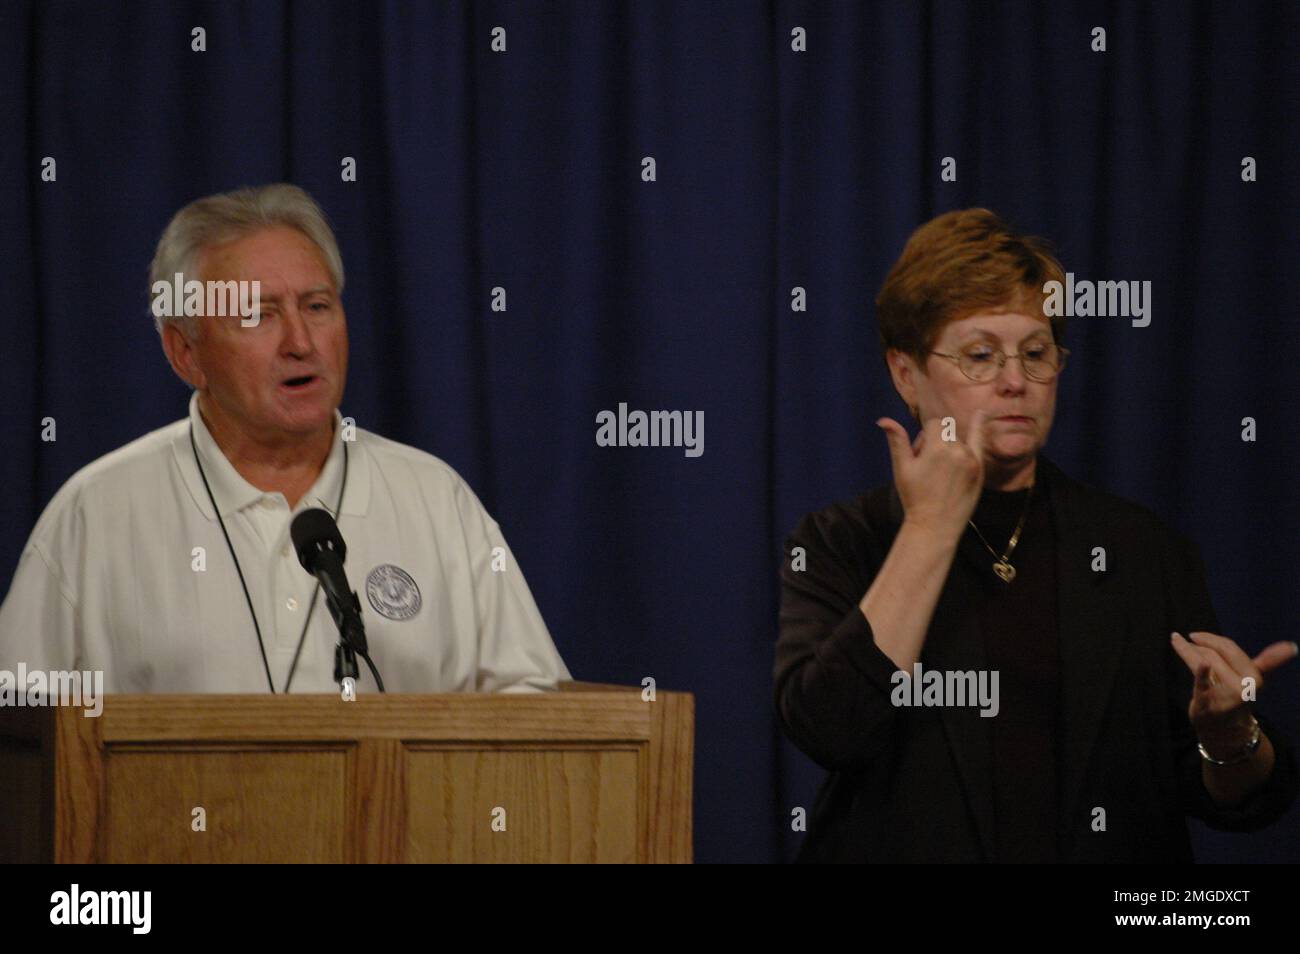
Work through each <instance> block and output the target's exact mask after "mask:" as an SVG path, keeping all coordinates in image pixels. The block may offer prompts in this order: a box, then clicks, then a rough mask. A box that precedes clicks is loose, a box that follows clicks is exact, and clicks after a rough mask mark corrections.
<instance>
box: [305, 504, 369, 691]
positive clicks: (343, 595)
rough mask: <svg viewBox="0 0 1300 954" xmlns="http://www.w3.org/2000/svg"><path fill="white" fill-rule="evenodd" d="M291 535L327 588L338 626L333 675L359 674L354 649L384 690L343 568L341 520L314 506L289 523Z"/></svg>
mask: <svg viewBox="0 0 1300 954" xmlns="http://www.w3.org/2000/svg"><path fill="white" fill-rule="evenodd" d="M289 537H290V538H291V539H292V540H293V548H294V550H296V551H297V553H298V562H299V563H301V564H302V568H303V569H304V570H306V571H307V572H308V573H310V574H311V575H312V576H314V577H316V579H317V580H319V581H320V586H321V589H322V590H324V591H325V603H326V605H327V606H329V611H330V615H331V616H333V617H334V625H336V626H337V627H338V628H339V647H338V649H337V650H336V652H335V663H334V678H335V679H336V680H339V681H342V679H343V677H344V676H351V677H352V678H354V679H355V678H356V676H357V663H356V658H355V657H354V655H353V654H354V653H355V654H356V655H358V656H360V657H361V658H362V659H364V660H365V661H366V665H367V666H368V667H369V668H370V672H371V674H372V675H374V677H375V682H376V684H377V685H378V686H379V691H380V692H383V691H384V683H383V680H382V679H380V678H379V672H378V670H376V669H375V665H374V663H372V662H371V661H370V656H369V655H368V653H369V648H368V646H367V645H366V628H365V625H364V624H363V623H362V622H361V601H360V600H359V599H357V594H356V593H354V592H353V591H352V587H350V586H348V576H347V574H346V573H345V572H344V571H343V561H344V560H345V559H346V558H347V555H348V545H347V544H346V543H344V542H343V534H341V533H339V527H338V524H337V523H335V522H334V518H333V517H331V516H330V514H329V511H327V510H322V509H320V508H319V507H312V508H311V509H309V510H304V511H303V512H302V513H300V514H298V516H296V517H294V518H293V523H291V524H290V525H289Z"/></svg>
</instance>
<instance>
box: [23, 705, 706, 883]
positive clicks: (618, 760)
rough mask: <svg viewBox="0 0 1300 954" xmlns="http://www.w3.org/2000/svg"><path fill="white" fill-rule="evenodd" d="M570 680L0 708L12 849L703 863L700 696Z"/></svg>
mask: <svg viewBox="0 0 1300 954" xmlns="http://www.w3.org/2000/svg"><path fill="white" fill-rule="evenodd" d="M562 689H563V690H564V691H561V692H555V693H537V694H493V695H488V694H446V695H397V694H393V695H379V694H374V695H366V696H360V697H358V698H357V699H356V700H355V701H350V702H344V701H343V700H341V699H340V698H339V697H337V696H333V695H323V696H307V695H303V696H224V695H188V696H166V695H147V696H130V695H119V696H107V697H105V698H104V708H103V713H102V715H100V716H99V717H98V718H85V717H84V716H83V715H82V710H81V709H79V708H73V707H63V708H46V709H39V708H38V709H15V708H9V709H0V861H60V862H82V863H84V862H100V861H107V862H116V863H131V862H345V861H347V862H689V861H690V859H691V785H692V771H693V736H694V700H693V698H692V697H691V696H690V695H689V694H685V693H674V692H664V691H659V692H657V693H656V698H655V700H654V701H653V702H647V701H644V700H643V699H642V696H641V690H640V688H639V687H637V688H632V687H620V686H596V685H590V684H584V683H565V684H563V685H562Z"/></svg>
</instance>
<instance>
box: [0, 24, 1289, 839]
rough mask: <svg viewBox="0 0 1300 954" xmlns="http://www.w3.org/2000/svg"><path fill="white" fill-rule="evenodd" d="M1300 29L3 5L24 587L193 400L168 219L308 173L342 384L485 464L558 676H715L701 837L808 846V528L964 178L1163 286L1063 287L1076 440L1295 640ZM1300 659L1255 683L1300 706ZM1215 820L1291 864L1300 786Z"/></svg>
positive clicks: (396, 427) (3, 225) (1084, 253)
mask: <svg viewBox="0 0 1300 954" xmlns="http://www.w3.org/2000/svg"><path fill="white" fill-rule="evenodd" d="M195 27H202V28H203V29H204V30H205V31H206V35H205V39H206V51H204V52H197V51H195V50H193V49H192V44H193V34H192V30H193V29H194V28H195ZM497 27H500V28H501V29H502V30H504V39H505V50H504V51H503V52H496V51H494V50H493V47H492V44H493V37H494V33H493V31H494V29H495V28H497ZM1097 27H1100V28H1103V29H1104V30H1105V47H1106V48H1105V50H1104V52H1103V51H1099V50H1095V49H1094V46H1095V45H1096V42H1097V41H1096V39H1095V34H1094V28H1097ZM800 30H802V31H803V32H802V33H799V32H797V31H800ZM499 35H500V34H498V36H499ZM1298 35H1300V7H1298V6H1297V5H1296V4H1294V3H1291V2H1279V3H1274V4H1270V3H1252V2H1234V3H1231V4H1226V3H1211V2H1203V3H1150V4H1146V3H1118V2H1114V3H1100V4H1091V3H1087V4H1085V3H1077V2H1076V3H1055V4H1041V3H1036V2H1029V0H1025V2H1007V3H999V4H988V3H969V4H967V3H945V2H914V0H901V2H889V3H830V2H807V3H799V2H767V3H760V2H743V3H742V2H710V3H696V2H687V0H683V2H653V3H652V2H644V3H619V2H563V3H536V2H518V3H514V2H511V3H507V2H487V0H485V2H479V3H454V2H446V3H398V2H393V3H326V2H311V3H307V2H300V3H291V2H275V0H258V2H244V3H193V2H176V0H167V2H133V3H116V4H93V5H92V4H86V3H70V2H50V0H46V2H22V0H6V2H5V3H3V4H2V5H0V129H3V130H4V135H3V137H2V141H0V174H2V176H3V178H2V179H0V182H3V186H0V188H3V192H4V196H5V201H4V202H3V203H2V204H0V243H3V244H2V245H0V282H3V285H2V286H0V296H2V300H3V303H4V310H3V314H0V330H2V331H3V343H2V344H0V433H3V435H4V452H3V453H0V478H2V479H3V480H4V483H5V486H6V487H7V488H8V492H7V493H5V494H4V495H3V497H2V498H0V587H3V588H5V589H7V586H8V581H9V579H10V578H11V573H12V570H13V567H14V565H15V563H16V561H17V558H18V554H19V552H20V550H21V548H22V545H23V542H24V541H25V539H26V538H27V535H28V534H29V533H30V531H31V528H32V525H33V523H34V521H35V519H36V517H37V516H38V515H39V513H40V511H41V509H42V508H43V507H44V506H45V504H46V503H47V502H48V501H49V499H50V497H51V496H52V495H53V493H54V491H55V490H56V489H57V488H58V487H59V486H60V485H61V484H62V483H63V481H65V480H66V479H67V478H68V477H69V476H70V475H71V474H72V473H73V472H74V471H75V470H77V469H78V468H79V467H81V466H83V465H85V464H87V463H88V462H90V461H91V460H93V459H95V458H97V457H99V456H100V455H102V454H105V453H107V452H108V451H110V450H112V449H113V448H115V447H118V446H120V445H122V444H124V443H126V442H127V441H130V440H131V439H133V438H135V437H137V436H139V435H141V434H143V433H144V432H146V431H148V430H151V429H153V428H156V427H159V426H162V425H163V424H166V423H168V422H170V421H173V420H176V419H178V418H180V417H181V416H183V414H184V411H185V399H186V395H187V391H186V389H185V387H184V386H183V385H182V384H181V383H180V382H179V381H178V380H177V379H176V378H175V377H174V376H173V374H172V373H171V371H170V370H169V368H168V367H167V365H166V363H165V361H164V358H163V355H162V352H161V349H160V347H159V345H158V341H157V335H156V333H155V331H154V329H153V325H152V321H151V318H150V316H149V314H148V309H147V293H148V289H147V282H146V274H147V266H148V262H149V259H150V257H151V255H152V251H153V246H154V244H155V243H156V241H157V239H158V236H159V234H160V232H161V230H162V228H163V226H164V225H165V223H166V222H167V220H168V218H169V217H170V216H171V215H172V213H174V212H175V211H176V210H177V209H178V208H179V207H180V206H181V205H182V204H184V203H185V202H188V201H189V200H191V199H193V198H195V197H197V196H200V195H204V194H207V193H211V192H216V191H222V190H226V189H229V188H233V187H236V186H240V185H246V184H257V183H265V182H272V181H281V180H287V181H291V182H295V183H297V184H299V185H302V186H303V187H304V188H306V189H308V190H309V191H310V192H311V193H312V194H313V195H315V196H316V198H317V199H318V200H319V201H320V202H321V203H322V205H323V206H324V207H325V209H326V210H327V212H328V213H329V215H330V216H331V218H332V220H333V222H334V224H335V226H336V229H337V232H338V235H339V239H340V243H341V245H342V249H343V254H344V261H345V264H346V267H347V275H348V280H347V289H346V292H345V294H344V304H345V307H346V309H347V313H348V322H349V330H350V335H351V342H352V362H351V374H350V378H349V386H348V391H347V395H346V399H345V403H344V407H343V411H344V413H345V414H348V415H350V416H352V417H354V418H356V420H357V422H358V423H359V424H360V426H362V427H365V428H368V429H371V430H375V431H378V432H380V433H382V434H385V435H387V436H389V437H392V438H394V439H397V440H400V441H403V442H406V443H409V444H412V445H415V446H416V447H420V448H423V449H425V450H428V451H430V452H432V453H434V454H437V455H439V456H440V457H442V458H443V459H445V460H446V461H448V462H449V463H450V464H451V465H452V466H454V467H456V468H457V469H458V470H459V471H460V472H461V473H462V474H463V475H464V476H465V478H466V479H467V480H468V481H469V482H470V484H471V485H472V486H473V487H474V488H475V489H476V490H477V491H478V493H479V494H480V496H481V497H482V498H483V500H484V502H485V504H486V505H487V506H488V508H489V509H490V510H491V512H492V513H493V514H494V515H495V516H496V517H497V518H498V520H499V521H500V523H501V525H502V527H503V530H504V532H505V534H506V537H507V539H508V540H509V541H510V542H511V544H512V546H513V548H514V550H515V551H516V553H517V555H518V558H519V560H520V563H521V566H522V568H523V570H524V572H525V574H526V576H527V578H528V580H529V583H530V585H531V586H532V589H533V592H534V594H535V595H536V597H537V601H538V604H539V605H540V607H541V610H542V613H543V615H544V616H545V618H546V620H547V622H548V624H549V625H550V628H551V630H552V632H553V634H554V636H555V640H556V643H557V645H558V646H559V648H560V651H561V653H562V654H563V655H564V658H565V659H566V661H567V662H568V664H569V666H570V668H571V669H572V671H573V673H574V675H575V677H576V678H579V679H585V680H596V681H609V682H620V683H631V684H636V683H639V682H641V680H642V679H643V678H645V677H647V676H649V677H653V678H654V679H655V680H656V682H657V684H658V686H659V687H661V688H665V689H678V690H687V691H690V692H693V693H695V696H696V706H697V710H696V716H697V730H698V731H697V746H696V774H695V849H696V857H697V859H698V860H700V861H747V862H761V861H774V860H780V859H783V858H788V857H790V856H791V854H792V853H793V850H794V849H795V848H796V847H797V839H799V838H800V837H802V836H801V835H800V834H799V833H796V832H792V831H791V830H790V829H791V825H790V818H791V810H792V809H793V808H794V807H796V806H804V807H811V804H812V798H813V794H814V792H815V790H816V786H817V784H818V782H819V780H820V777H821V772H820V771H819V770H818V769H817V767H816V766H815V765H813V764H812V763H811V762H810V761H809V760H807V759H806V758H805V757H803V756H802V755H801V754H799V753H798V752H797V751H795V750H794V749H793V748H791V747H790V746H789V745H788V744H787V743H785V742H784V740H783V739H782V738H781V736H780V733H779V731H778V729H777V727H776V724H775V720H774V715H773V711H772V706H771V663H772V647H773V643H774V640H775V637H776V609H777V578H776V570H777V566H778V563H779V560H780V554H781V542H782V540H783V539H784V536H785V534H786V532H787V531H788V530H789V529H790V528H791V527H793V525H794V524H795V522H796V521H797V520H798V518H799V517H800V516H801V515H803V514H804V513H806V512H808V511H810V510H813V509H820V508H821V507H824V506H826V505H827V504H828V503H830V502H832V501H834V500H838V499H842V498H845V497H848V496H851V495H854V494H856V493H859V492H861V491H862V490H864V489H867V488H869V487H873V486H877V485H879V484H882V483H884V482H886V481H888V480H889V479H890V470H889V462H888V455H887V453H886V449H885V444H884V440H883V436H882V435H881V434H880V433H879V431H877V430H876V428H875V427H874V426H873V425H872V423H871V422H872V421H873V420H874V419H875V418H876V417H877V416H879V415H881V414H892V415H894V416H896V417H897V416H899V415H902V414H904V413H905V412H904V410H903V408H902V406H901V403H900V402H899V400H898V398H897V397H896V395H895V394H894V392H893V389H892V387H891V386H890V384H889V380H888V377H887V375H886V373H885V369H884V365H883V362H882V359H881V355H880V353H879V347H878V344H877V341H876V334H875V326H874V305H873V304H872V301H873V299H874V297H875V294H876V292H877V290H878V289H879V286H880V283H881V280H882V279H883V277H884V275H885V273H886V271H887V270H888V268H889V267H890V265H891V264H892V262H893V261H894V259H895V258H896V257H897V255H898V253H899V251H900V249H901V247H902V244H903V242H904V241H905V239H906V237H907V236H908V234H909V233H910V232H911V230H912V229H914V228H915V227H916V226H917V225H919V224H920V223H922V222H923V221H925V220H927V219H929V218H931V217H932V216H934V215H936V214H938V213H939V212H942V211H945V210H948V209H953V208H960V207H967V206H972V205H983V206H987V207H990V208H992V209H994V210H995V211H997V212H998V213H999V214H1001V215H1003V216H1004V217H1006V218H1008V219H1010V220H1011V221H1012V222H1013V223H1014V224H1016V225H1017V226H1019V227H1020V228H1022V229H1024V230H1026V231H1030V232H1035V233H1039V234H1042V235H1045V236H1047V237H1049V238H1051V239H1052V240H1054V241H1055V242H1056V243H1057V246H1058V249H1059V253H1060V256H1061V258H1062V260H1063V262H1064V263H1065V265H1066V266H1067V268H1068V269H1069V270H1071V271H1073V272H1074V273H1075V274H1076V276H1079V277H1081V278H1090V279H1108V280H1149V281H1151V282H1152V288H1153V292H1152V306H1153V308H1152V320H1151V323H1150V325H1149V326H1147V327H1145V328H1138V327H1134V326H1133V325H1132V323H1131V322H1130V321H1128V320H1126V319H1119V318H1078V319H1074V320H1073V321H1072V322H1071V326H1070V328H1069V331H1068V333H1067V340H1066V343H1067V345H1068V346H1069V347H1070V348H1071V349H1072V350H1073V351H1074V355H1073V357H1072V358H1071V366H1070V368H1069V370H1068V371H1067V372H1066V374H1065V376H1064V377H1063V379H1062V381H1061V386H1060V398H1059V407H1058V412H1057V420H1056V425H1055V429H1054V432H1053V434H1052V436H1051V440H1050V442H1049V444H1048V448H1047V451H1048V454H1049V455H1050V456H1052V457H1053V458H1054V459H1055V460H1056V461H1057V462H1058V463H1059V464H1060V465H1061V466H1062V467H1063V468H1064V469H1065V470H1066V471H1067V472H1068V473H1070V474H1072V475H1073V476H1075V477H1076V478H1078V479H1081V480H1084V481H1086V482H1088V483H1092V484H1094V485H1097V486H1099V487H1102V488H1105V489H1107V490H1110V491H1112V492H1114V493H1117V494H1120V495H1121V496H1124V497H1127V498H1130V499H1132V500H1136V501H1139V502H1141V503H1143V504H1145V505H1147V506H1149V507H1151V508H1152V509H1154V510H1155V511H1157V512H1158V513H1159V514H1160V515H1161V516H1163V517H1164V518H1165V519H1166V520H1167V521H1168V522H1169V523H1171V524H1172V525H1173V526H1174V527H1176V528H1178V529H1179V530H1181V531H1183V532H1185V533H1187V534H1189V535H1190V536H1191V537H1192V538H1193V539H1194V540H1195V541H1196V542H1197V543H1198V544H1199V545H1200V547H1201V549H1202V552H1203V554H1204V557H1205V560H1206V563H1207V566H1208V570H1209V582H1210V587H1211V591H1212V593H1213V595H1214V598H1215V602H1216V607H1217V609H1218V612H1219V615H1220V617H1221V620H1222V623H1223V626H1224V628H1225V633H1226V635H1229V636H1231V637H1232V638H1234V639H1236V640H1237V641H1238V642H1240V643H1241V644H1242V645H1243V646H1244V647H1245V648H1247V649H1248V650H1250V651H1257V650H1258V649H1260V648H1262V647H1263V646H1264V645H1266V644H1267V643H1269V642H1272V641H1274V640H1277V639H1291V638H1293V637H1294V636H1295V631H1294V623H1295V618H1296V616H1295V612H1294V609H1293V607H1292V604H1290V602H1289V600H1290V597H1289V596H1288V595H1287V594H1288V592H1289V590H1290V587H1291V586H1293V585H1294V576H1295V569H1296V567H1297V566H1300V552H1298V548H1300V532H1298V531H1300V526H1297V523H1298V517H1297V514H1298V513H1300V507H1298V506H1297V494H1296V492H1295V475H1296V474H1297V472H1300V460H1298V459H1297V450H1296V447H1297V442H1296V437H1295V422H1296V421H1297V420H1298V419H1300V403H1298V402H1297V398H1296V393H1295V389H1294V386H1293V384H1292V383H1291V382H1293V381H1294V380H1295V369H1296V368H1297V366H1298V364H1300V334H1297V332H1296V329H1295V325H1296V321H1297V315H1296V304H1295V303H1296V302H1297V301H1300V269H1297V264H1298V263H1300V230H1297V228H1296V221H1297V210H1298V209H1300V177H1298V176H1297V175H1296V169H1295V163H1296V156H1297V155H1300V125H1297V123H1296V122H1295V117H1296V116H1297V115H1300V103H1298V102H1297V99H1298V98H1300V97H1298V95H1297V93H1298V91H1300V56H1298V55H1297V48H1296V44H1297V41H1296V37H1297V36H1298ZM800 37H803V38H805V42H806V49H803V50H797V49H795V48H794V47H795V46H798V45H799V44H800ZM45 157H52V158H53V159H54V160H55V161H56V163H57V165H56V172H57V179H56V180H55V181H53V182H47V181H43V180H42V177H41V171H42V161H43V159H44V158H45ZM345 157H351V158H352V159H354V160H355V163H356V170H357V177H356V181H355V182H346V181H343V179H342V176H341V170H342V164H343V161H344V159H345ZM647 157H649V158H652V159H653V160H654V178H653V181H646V177H645V170H646V168H647V163H646V162H645V160H646V158H647ZM945 157H950V158H951V159H952V160H953V162H954V167H955V171H956V178H955V181H946V180H944V179H943V178H941V163H942V161H943V160H944V159H945ZM1245 157H1251V158H1253V160H1254V164H1255V168H1256V170H1257V172H1256V177H1255V181H1243V160H1244V158H1245ZM796 287H798V288H802V289H804V291H805V294H806V302H807V307H806V310H801V311H797V310H793V309H792V307H791V303H792V300H793V289H795V288H796ZM494 288H502V289H505V293H506V310H505V311H504V312H502V311H494V310H493V309H492V307H491V305H492V290H493V289H494ZM620 402H625V403H626V404H627V405H628V406H629V408H633V409H638V408H639V409H646V410H649V409H679V410H683V411H696V410H698V411H703V412H704V417H705V421H706V424H707V427H706V430H705V452H704V453H703V455H702V456H699V457H688V456H686V454H685V453H683V451H682V449H680V448H649V447H641V448H633V447H626V448H611V447H600V446H597V444H596V441H595V432H596V415H597V414H598V413H599V412H600V411H601V410H606V409H609V410H616V409H617V408H618V405H619V403H620ZM47 417H50V418H54V419H55V421H56V423H57V440H56V441H55V442H53V443H50V442H45V441H42V440H41V439H40V433H41V422H42V420H43V419H44V418H47ZM1246 417H1250V418H1253V419H1254V420H1255V421H1256V427H1257V439H1256V440H1254V441H1253V442H1251V441H1243V440H1242V436H1241V435H1242V429H1243V423H1242V422H1243V418H1246ZM1297 680H1300V670H1297V668H1296V667H1295V666H1293V667H1292V668H1291V670H1290V671H1287V670H1282V671H1281V672H1279V673H1278V674H1276V676H1275V677H1274V678H1273V679H1271V680H1270V684H1269V685H1268V686H1266V687H1265V689H1264V691H1263V693H1262V695H1261V698H1262V701H1263V704H1264V706H1265V708H1266V710H1267V711H1269V712H1271V713H1272V714H1274V715H1275V716H1276V717H1277V718H1278V719H1279V720H1280V721H1281V723H1282V724H1283V725H1284V726H1286V728H1287V730H1288V732H1289V734H1290V736H1291V738H1292V739H1293V740H1300V706H1298V705H1297V695H1300V694H1297V692H1296V686H1297ZM1194 843H1195V846H1196V848H1197V851H1198V856H1199V857H1200V858H1202V859H1204V860H1215V861H1228V860H1241V861H1266V860H1273V861H1278V860H1284V859H1285V860H1291V861H1295V860H1297V858H1298V857H1300V856H1297V848H1296V846H1297V845H1300V813H1297V811H1292V813H1291V814H1290V815H1289V816H1288V817H1287V818H1286V819H1284V820H1283V821H1282V822H1281V823H1280V824H1279V826H1278V827H1275V828H1273V829H1270V830H1269V831H1267V832H1264V833H1261V834H1258V835H1254V836H1250V835H1231V836H1229V835H1221V834H1219V833H1215V832H1209V831H1206V830H1203V829H1200V828H1199V827H1198V828H1197V829H1196V830H1195V831H1194Z"/></svg>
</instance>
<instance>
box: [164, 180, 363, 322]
mask: <svg viewBox="0 0 1300 954" xmlns="http://www.w3.org/2000/svg"><path fill="white" fill-rule="evenodd" d="M276 226H288V227H289V228H294V229H297V230H298V231H299V232H302V233H303V234H304V235H306V236H307V238H309V239H311V240H312V241H313V242H314V243H315V244H316V247H317V248H319V249H320V250H321V254H322V255H323V256H325V265H326V267H327V268H329V272H330V277H331V278H333V279H334V288H335V290H336V291H337V292H338V293H339V294H342V293H343V256H341V255H340V254H339V244H338V242H337V241H336V240H335V238H334V232H333V230H332V229H331V228H330V225H329V221H328V220H327V219H326V218H325V212H324V211H323V210H322V209H321V207H320V206H319V205H318V204H317V203H316V200H315V199H313V198H312V197H311V196H310V195H308V194H307V192H306V191H305V190H303V189H300V188H298V186H296V185H290V184H289V183H287V182H277V183H275V184H274V185H265V186H254V187H247V188H243V189H235V190H234V191H233V192H222V193H218V194H217V195H209V196H204V197H203V198H201V199H195V200H194V201H193V202H191V203H190V204H189V205H187V206H185V207H184V208H183V209H181V210H180V211H179V212H177V213H176V214H175V215H174V216H172V220H171V221H170V222H168V223H167V228H165V229H164V230H163V234H162V238H161V239H159V240H158V248H157V250H156V251H155V252H154V256H153V261H152V262H151V263H150V264H149V289H150V295H151V296H152V294H153V288H154V285H155V283H157V282H160V281H161V282H166V283H167V284H168V285H169V286H170V285H171V284H172V281H173V279H174V277H175V275H176V273H177V272H180V273H181V274H182V275H183V276H184V278H183V281H190V280H191V279H198V278H199V277H200V276H199V274H198V262H199V255H200V254H202V252H203V250H204V249H205V248H209V247H211V246H213V245H223V244H225V243H226V242H233V241H234V240H235V239H240V238H243V237H244V236H246V235H251V234H253V233H254V232H260V231H261V230H262V229H266V228H275V227H276ZM168 321H179V322H180V323H181V324H182V326H183V327H184V328H185V329H186V331H188V332H190V333H193V331H194V322H193V320H192V319H186V318H185V317H184V316H177V317H161V318H160V317H158V316H157V315H155V316H154V324H155V325H156V326H157V328H158V333H159V334H162V329H163V323H164V322H168Z"/></svg>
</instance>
